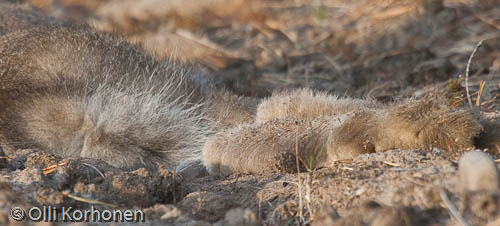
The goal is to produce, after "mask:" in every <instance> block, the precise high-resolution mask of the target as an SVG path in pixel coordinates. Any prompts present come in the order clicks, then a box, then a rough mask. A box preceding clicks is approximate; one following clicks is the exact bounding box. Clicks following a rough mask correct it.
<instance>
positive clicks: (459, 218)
mask: <svg viewBox="0 0 500 226" xmlns="http://www.w3.org/2000/svg"><path fill="white" fill-rule="evenodd" d="M439 195H440V196H441V199H442V200H443V202H444V204H445V205H446V208H448V211H450V213H451V215H453V217H455V219H457V221H458V222H459V223H460V224H461V225H462V226H469V224H468V223H467V222H466V221H465V219H464V218H463V217H462V216H460V214H459V213H458V210H457V208H456V207H455V206H454V205H453V203H451V201H450V199H449V198H448V195H446V192H445V191H444V189H441V191H440V192H439Z"/></svg>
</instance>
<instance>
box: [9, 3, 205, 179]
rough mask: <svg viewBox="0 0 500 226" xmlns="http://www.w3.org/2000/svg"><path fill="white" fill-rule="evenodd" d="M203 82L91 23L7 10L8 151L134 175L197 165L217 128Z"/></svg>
mask: <svg viewBox="0 0 500 226" xmlns="http://www.w3.org/2000/svg"><path fill="white" fill-rule="evenodd" d="M192 74H193V75H192ZM200 76H201V75H199V74H196V73H190V72H189V71H188V70H186V69H185V68H184V67H182V66H181V65H175V64H172V63H169V62H168V61H159V60H156V59H155V58H153V57H152V56H150V55H148V54H147V53H145V52H144V51H143V50H141V49H139V48H137V47H136V46H134V45H132V44H129V43H128V42H126V41H124V40H122V39H120V38H117V37H115V36H112V35H110V34H107V33H102V32H98V31H95V30H93V29H92V28H91V27H89V26H86V25H78V26H77V25H72V24H69V23H65V22H59V21H57V20H55V19H54V18H51V17H47V16H44V15H43V14H42V13H39V12H36V11H34V10H30V9H27V8H25V7H21V6H13V5H10V4H0V106H1V108H0V143H2V145H3V146H4V147H6V148H7V149H8V150H10V151H15V150H16V149H19V148H34V149H39V150H44V151H48V152H52V153H54V154H57V155H61V156H73V157H90V158H99V159H103V160H105V161H107V162H108V163H110V164H112V165H114V166H117V167H122V168H127V169H133V168H137V167H143V166H151V165H152V164H156V163H162V164H166V165H168V166H175V165H176V164H178V163H179V162H181V161H183V160H186V159H198V158H199V156H200V150H201V147H202V145H203V144H204V143H205V140H206V138H207V136H208V135H209V134H211V133H212V130H213V129H212V128H213V124H214V122H213V120H211V119H210V118H209V117H208V116H207V115H208V113H210V112H211V110H210V108H209V107H208V106H209V104H207V101H208V103H209V100H208V98H209V97H210V95H211V91H210V90H211V86H210V85H209V84H208V82H207V81H206V79H204V78H200Z"/></svg>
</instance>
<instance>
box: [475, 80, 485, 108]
mask: <svg viewBox="0 0 500 226" xmlns="http://www.w3.org/2000/svg"><path fill="white" fill-rule="evenodd" d="M485 84H486V82H484V81H481V83H479V91H478V92H477V98H476V106H477V107H479V106H481V95H483V90H484V85H485Z"/></svg>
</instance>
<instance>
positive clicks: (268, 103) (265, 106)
mask: <svg viewBox="0 0 500 226" xmlns="http://www.w3.org/2000/svg"><path fill="white" fill-rule="evenodd" d="M380 106H381V105H380V104H379V103H377V102H375V101H373V100H362V99H352V98H348V97H344V98H340V97H338V96H332V95H328V94H327V93H325V92H315V91H313V90H310V89H299V90H294V91H284V92H280V93H275V94H274V95H273V96H272V97H271V98H268V99H266V100H263V101H262V103H261V104H260V105H259V107H258V109H257V116H256V120H257V122H263V121H268V120H273V119H284V118H287V119H305V118H307V117H309V118H316V117H318V116H329V115H332V116H334V115H339V114H346V113H349V112H353V111H356V110H362V109H369V108H378V107H380Z"/></svg>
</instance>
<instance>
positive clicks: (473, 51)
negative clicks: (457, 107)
mask: <svg viewBox="0 0 500 226" xmlns="http://www.w3.org/2000/svg"><path fill="white" fill-rule="evenodd" d="M483 41H484V39H483V40H481V41H479V42H478V43H477V45H476V47H475V48H474V50H472V53H471V54H470V57H469V60H468V61H467V68H466V69H465V91H466V92H467V101H469V106H470V107H472V101H471V99H470V93H469V69H470V63H471V61H472V58H473V57H474V54H476V51H477V49H478V48H479V47H480V46H481V45H482V44H483Z"/></svg>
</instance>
